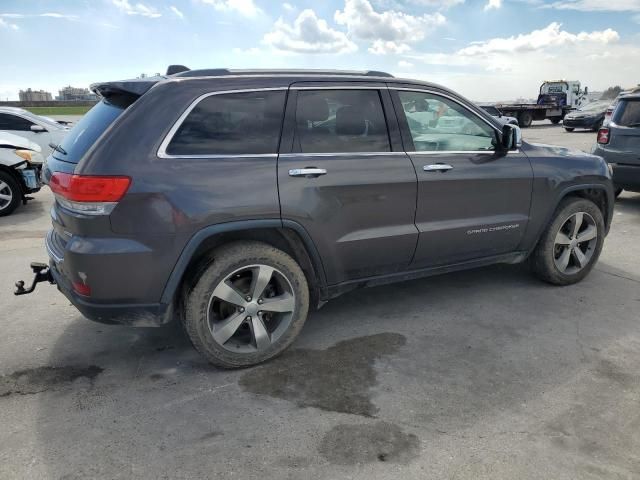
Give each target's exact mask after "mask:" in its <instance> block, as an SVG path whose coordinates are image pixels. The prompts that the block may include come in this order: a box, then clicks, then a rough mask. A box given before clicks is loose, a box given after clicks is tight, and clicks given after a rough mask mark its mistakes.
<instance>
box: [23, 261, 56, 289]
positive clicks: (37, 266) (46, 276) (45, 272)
mask: <svg viewBox="0 0 640 480" xmlns="http://www.w3.org/2000/svg"><path fill="white" fill-rule="evenodd" d="M31 270H33V273H34V276H33V282H32V283H31V286H30V287H29V288H24V280H19V281H17V282H16V290H15V292H13V294H14V295H26V294H27V293H31V292H33V291H34V290H35V289H36V285H37V284H38V283H40V282H49V283H50V284H52V285H53V284H54V283H56V281H55V280H54V279H53V275H51V270H50V269H49V265H47V264H46V263H39V262H31Z"/></svg>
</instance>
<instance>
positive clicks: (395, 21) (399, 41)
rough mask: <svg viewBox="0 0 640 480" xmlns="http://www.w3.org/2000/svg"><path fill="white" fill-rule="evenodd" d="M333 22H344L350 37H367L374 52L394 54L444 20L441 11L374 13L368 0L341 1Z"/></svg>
mask: <svg viewBox="0 0 640 480" xmlns="http://www.w3.org/2000/svg"><path fill="white" fill-rule="evenodd" d="M334 19H335V21H336V22H337V23H338V24H339V25H345V26H346V27H347V32H348V34H349V36H350V37H353V38H358V39H361V40H370V41H372V42H373V45H372V47H371V49H370V51H373V52H374V53H398V52H399V51H401V52H404V51H407V50H408V49H409V44H411V43H416V42H419V41H420V40H422V39H423V38H424V37H425V36H426V35H427V34H429V33H431V31H433V30H434V29H435V28H437V27H438V26H440V25H443V24H444V23H446V18H445V17H444V16H443V15H442V14H441V13H433V14H424V15H419V16H418V15H409V14H407V13H403V12H398V11H395V10H386V11H383V12H381V13H380V12H376V11H375V10H374V9H373V6H372V5H371V3H370V2H369V1H368V0H345V5H344V10H342V11H340V10H338V11H336V13H335V15H334Z"/></svg>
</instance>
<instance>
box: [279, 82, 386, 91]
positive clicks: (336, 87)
mask: <svg viewBox="0 0 640 480" xmlns="http://www.w3.org/2000/svg"><path fill="white" fill-rule="evenodd" d="M370 83H375V82H370ZM290 88H291V90H387V87H386V86H385V85H380V86H379V87H374V86H372V85H366V86H365V85H363V86H353V85H329V86H325V87H323V86H317V87H311V86H302V87H297V86H296V85H295V83H294V84H292V86H291V87H290Z"/></svg>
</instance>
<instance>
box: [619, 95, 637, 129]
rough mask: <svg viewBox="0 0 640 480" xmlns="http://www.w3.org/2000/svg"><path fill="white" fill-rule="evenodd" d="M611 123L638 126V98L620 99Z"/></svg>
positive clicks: (622, 125)
mask: <svg viewBox="0 0 640 480" xmlns="http://www.w3.org/2000/svg"><path fill="white" fill-rule="evenodd" d="M613 123H615V124H616V125H620V126H621V127H640V99H638V100H622V101H621V102H620V103H619V104H618V107H617V108H616V111H615V114H614V118H613Z"/></svg>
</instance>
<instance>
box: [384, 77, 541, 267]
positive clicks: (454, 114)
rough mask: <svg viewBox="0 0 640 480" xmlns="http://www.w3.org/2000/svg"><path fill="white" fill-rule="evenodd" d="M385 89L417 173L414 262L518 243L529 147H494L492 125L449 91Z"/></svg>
mask: <svg viewBox="0 0 640 480" xmlns="http://www.w3.org/2000/svg"><path fill="white" fill-rule="evenodd" d="M390 92H391V95H392V97H393V100H394V105H395V107H396V113H397V115H398V121H399V124H400V130H401V132H402V138H403V142H404V145H405V147H406V149H407V152H408V154H409V156H410V157H411V160H412V161H413V164H414V166H415V170H416V173H417V175H418V202H417V211H416V226H417V228H418V230H419V232H420V236H419V240H418V247H417V249H416V253H415V257H414V259H413V262H412V265H411V266H412V268H424V267H432V266H439V265H448V264H453V263H457V262H464V261H467V260H472V259H476V258H482V257H491V256H496V255H500V254H505V253H510V252H513V251H515V250H517V248H518V245H519V244H520V241H521V240H522V237H523V235H524V232H525V230H526V227H527V223H528V220H529V208H530V202H531V189H532V182H533V171H532V168H531V164H530V163H529V160H528V158H527V157H526V155H524V154H523V153H521V152H518V151H512V152H509V153H508V154H504V153H497V152H496V151H495V144H496V129H495V127H494V126H493V125H492V124H491V123H490V122H489V121H488V120H487V119H485V118H483V117H482V114H481V113H479V112H474V111H473V110H471V109H470V108H469V107H468V106H467V105H465V104H464V103H463V102H461V101H459V100H457V99H455V98H454V97H452V96H449V95H447V94H445V93H442V92H438V91H427V90H421V89H415V88H397V87H395V88H392V89H390Z"/></svg>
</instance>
